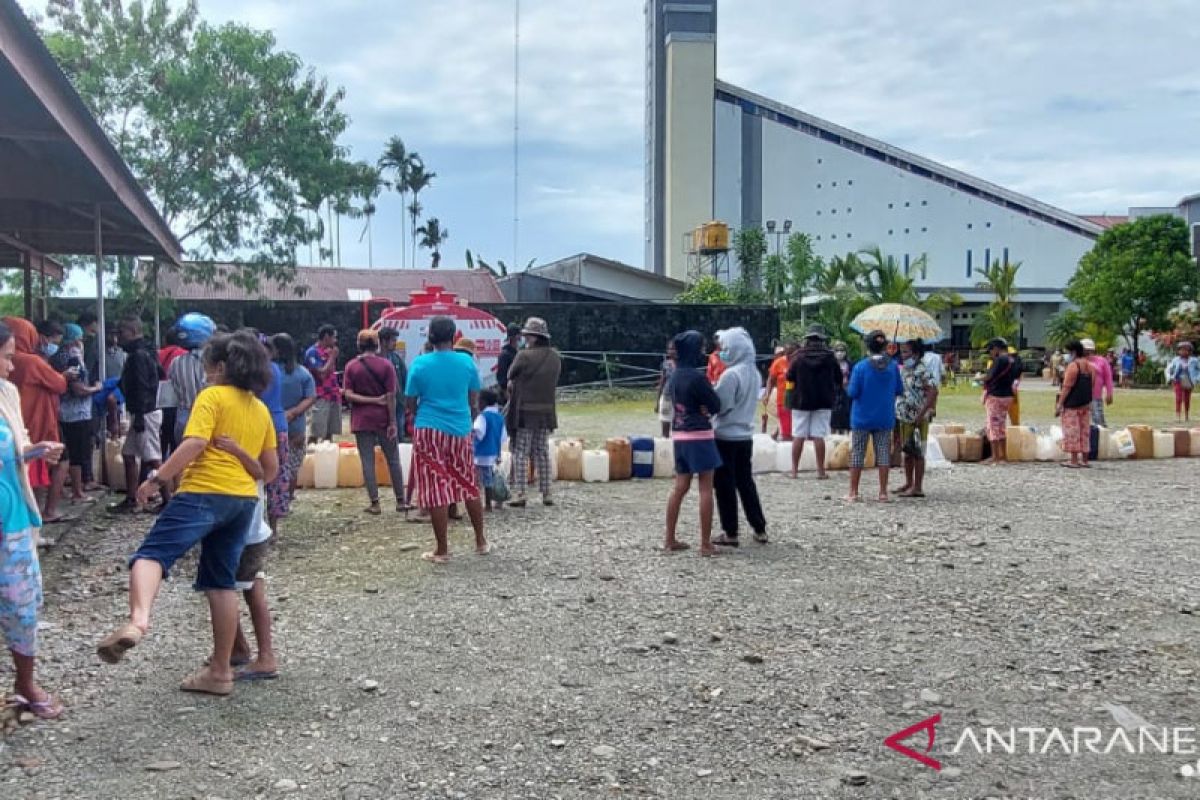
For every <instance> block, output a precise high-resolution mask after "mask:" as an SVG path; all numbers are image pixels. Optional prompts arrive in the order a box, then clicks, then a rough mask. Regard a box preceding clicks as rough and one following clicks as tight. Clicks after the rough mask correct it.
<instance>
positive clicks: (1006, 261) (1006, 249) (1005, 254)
mask: <svg viewBox="0 0 1200 800" xmlns="http://www.w3.org/2000/svg"><path fill="white" fill-rule="evenodd" d="M1004 266H1006V267H1007V266H1008V248H1007V247H1006V248H1004Z"/></svg>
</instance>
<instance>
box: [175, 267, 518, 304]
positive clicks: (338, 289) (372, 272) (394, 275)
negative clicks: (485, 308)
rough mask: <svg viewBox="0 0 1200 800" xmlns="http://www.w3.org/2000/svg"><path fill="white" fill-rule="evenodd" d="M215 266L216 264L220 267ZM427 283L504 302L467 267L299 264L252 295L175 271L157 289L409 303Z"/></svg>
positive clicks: (492, 283)
mask: <svg viewBox="0 0 1200 800" xmlns="http://www.w3.org/2000/svg"><path fill="white" fill-rule="evenodd" d="M218 270H220V267H219V266H218ZM426 285H438V286H442V287H445V289H447V290H448V291H451V292H453V293H455V294H456V295H458V296H459V297H461V298H463V299H465V300H466V301H467V302H468V303H503V302H504V295H503V294H501V292H500V287H498V286H497V285H496V279H495V278H494V277H493V276H492V274H491V273H490V272H488V271H487V270H481V269H479V270H467V269H436V270H434V269H342V268H340V267H297V268H296V278H295V281H293V282H291V283H289V284H287V285H286V286H281V285H279V284H276V283H267V284H264V285H263V286H261V287H259V291H258V293H257V294H256V295H248V294H247V293H246V291H245V290H244V289H242V288H241V287H237V286H229V285H223V286H221V287H218V288H213V287H211V286H205V285H204V284H200V283H191V282H188V281H184V280H183V279H182V278H181V276H180V275H179V274H177V273H172V272H164V273H163V274H162V275H161V277H160V278H159V288H160V290H161V292H162V294H163V296H164V297H172V298H175V299H177V300H260V299H261V300H273V301H285V300H299V301H304V302H315V303H329V302H353V303H359V302H362V301H364V300H377V299H380V298H387V299H389V300H395V301H396V302H403V303H406V302H408V296H409V294H410V293H411V292H416V291H420V290H421V289H422V288H424V287H425V286H426Z"/></svg>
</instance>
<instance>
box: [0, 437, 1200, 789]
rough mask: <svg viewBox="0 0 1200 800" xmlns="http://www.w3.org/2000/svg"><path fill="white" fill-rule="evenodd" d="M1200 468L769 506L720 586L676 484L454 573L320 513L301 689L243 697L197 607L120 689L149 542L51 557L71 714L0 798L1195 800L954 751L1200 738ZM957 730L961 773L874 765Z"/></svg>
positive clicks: (1066, 475)
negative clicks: (935, 723)
mask: <svg viewBox="0 0 1200 800" xmlns="http://www.w3.org/2000/svg"><path fill="white" fill-rule="evenodd" d="M1195 469H1196V464H1195V462H1191V461H1182V460H1181V461H1162V462H1140V463H1121V464H1111V463H1107V464H1102V465H1100V466H1099V467H1098V468H1097V469H1094V470H1092V471H1091V472H1089V473H1086V474H1084V473H1079V472H1074V471H1069V470H1064V469H1060V468H1057V467H1055V466H1052V465H1038V464H1029V465H1020V466H1014V467H1006V468H992V469H989V468H986V467H978V466H964V465H960V466H956V467H955V468H954V469H953V470H952V471H950V472H946V473H936V474H934V475H932V476H931V478H930V485H929V489H930V491H931V496H930V497H929V498H928V499H927V500H925V501H923V502H919V501H908V502H904V503H900V502H897V503H893V504H891V505H887V506H884V505H880V504H876V503H871V502H868V503H864V504H861V505H857V506H846V505H843V504H842V503H841V502H840V501H839V498H840V497H841V496H842V494H844V492H845V483H846V477H845V474H844V473H842V474H839V475H835V477H834V479H833V480H832V481H830V482H827V483H821V482H818V481H815V480H813V479H811V478H808V479H802V480H800V481H798V482H792V481H789V480H787V479H785V478H784V477H782V476H777V475H771V476H764V477H762V478H761V479H760V483H759V485H760V489H761V490H762V492H763V495H764V501H765V505H766V508H767V513H768V518H769V519H770V521H771V526H772V527H771V530H772V534H773V537H774V540H775V542H774V543H773V544H771V545H769V546H765V547H761V546H757V545H754V544H753V543H752V542H747V543H746V545H743V547H742V549H741V550H740V552H737V553H736V554H730V555H727V556H723V557H721V558H718V559H713V560H706V559H701V558H699V557H697V556H696V555H695V554H694V553H685V554H681V555H675V556H664V555H660V554H658V553H657V552H656V545H657V544H658V543H659V539H660V536H661V518H662V510H663V505H664V501H665V496H666V492H667V484H666V483H664V482H661V481H657V482H640V483H624V484H607V485H586V486H585V485H580V484H571V485H560V487H561V489H560V499H561V504H560V505H559V506H558V507H555V508H542V507H541V506H540V505H537V504H534V506H532V507H531V508H529V509H528V510H525V511H516V510H507V511H504V512H502V513H499V514H496V515H493V516H492V517H490V518H489V524H490V526H491V532H492V536H493V538H494V541H495V542H496V543H497V545H498V548H497V552H496V553H495V554H494V555H492V556H490V557H487V558H479V557H476V556H474V555H471V554H469V548H468V538H469V537H468V529H467V528H466V527H463V526H460V527H459V528H457V529H456V531H455V534H454V546H455V547H456V548H457V552H458V555H457V557H456V558H455V559H454V560H453V562H452V563H451V564H450V565H449V566H447V567H443V568H438V567H434V566H432V565H428V564H426V563H424V562H422V561H421V560H420V558H419V555H420V552H421V549H422V548H424V547H426V546H427V544H428V541H429V534H428V530H427V528H426V527H424V526H420V525H416V524H405V523H403V522H402V521H401V518H400V517H399V516H392V517H390V518H389V517H385V518H384V520H383V521H382V522H381V521H379V520H376V519H373V518H368V517H365V516H364V515H362V513H361V507H362V499H361V495H360V494H359V493H354V492H333V493H320V494H318V493H311V492H310V493H306V494H304V495H303V496H302V497H301V499H300V500H299V502H298V508H297V512H296V514H295V516H294V518H293V519H292V521H291V523H290V525H289V527H288V528H287V530H286V531H285V533H284V535H283V537H282V543H281V544H280V546H279V547H278V548H277V549H276V551H275V553H274V557H273V562H272V563H271V564H270V566H269V570H270V573H271V582H270V589H269V592H270V596H271V604H272V607H273V608H274V610H275V612H276V615H277V621H276V636H277V640H278V643H279V649H280V651H281V655H282V660H283V675H282V677H281V678H280V679H279V680H278V681H275V682H271V683H260V684H255V685H246V686H239V687H238V691H237V693H236V695H235V696H234V697H233V698H229V699H211V698H203V697H195V696H190V695H185V694H182V693H180V692H179V691H178V690H177V688H176V686H177V684H178V682H179V680H180V679H181V678H182V677H183V676H184V675H185V674H186V673H187V672H189V671H190V670H191V669H192V668H193V667H194V666H195V665H196V664H197V663H198V662H199V661H200V659H202V658H203V657H204V655H205V654H206V647H205V645H206V642H207V640H208V639H207V627H206V614H205V611H204V607H203V605H202V602H201V600H200V599H199V598H197V597H195V596H193V594H192V593H191V592H190V591H189V588H188V586H187V582H186V581H180V582H177V583H175V584H173V585H169V586H167V587H165V588H164V590H163V592H162V594H161V596H160V599H159V604H158V609H157V617H156V620H155V628H154V630H153V631H152V635H151V636H150V637H149V638H148V639H147V641H146V642H145V643H144V644H143V646H142V647H140V648H138V649H137V650H135V651H134V652H132V653H131V654H130V656H129V657H128V658H127V660H126V661H125V662H123V663H122V664H121V665H119V666H116V667H108V666H105V665H102V664H101V663H100V662H99V661H98V659H97V658H96V656H95V655H94V646H95V642H96V640H97V639H98V637H99V636H100V635H102V634H103V633H105V632H107V631H108V630H109V628H110V627H111V626H112V625H113V624H114V623H115V622H116V621H117V620H118V619H119V617H120V614H121V612H122V611H123V609H124V605H125V580H126V575H125V573H124V571H123V568H122V562H123V558H124V557H125V555H126V554H127V553H128V552H129V551H130V550H131V549H132V548H133V547H134V546H135V545H136V543H137V541H138V540H139V537H140V535H141V533H142V529H143V528H144V527H145V523H144V522H132V523H131V522H129V521H118V522H114V521H111V520H108V519H104V518H102V515H96V516H95V517H94V518H92V519H90V520H88V521H87V522H86V523H84V524H80V525H78V526H76V527H75V528H74V529H72V530H69V531H63V532H62V534H63V536H62V541H61V542H59V543H58V544H57V545H56V546H55V547H53V548H51V549H49V550H48V551H47V552H46V556H45V564H46V572H47V589H48V591H47V609H46V612H45V615H44V620H45V626H44V627H45V628H46V631H45V653H44V660H43V662H42V663H43V666H42V676H43V679H44V681H45V683H46V685H47V686H49V687H50V688H51V689H53V690H55V691H58V692H59V693H60V695H61V696H62V698H63V699H64V700H65V701H66V702H67V703H68V705H69V706H70V710H69V715H68V716H67V717H66V718H65V719H64V720H63V721H60V722H57V723H38V724H32V725H26V726H23V727H21V728H20V729H19V730H18V731H16V732H15V733H14V734H12V735H11V736H9V737H8V738H7V740H5V741H4V742H2V743H0V797H3V798H21V797H39V798H41V797H46V798H50V797H95V798H118V797H119V798H142V797H145V798H227V799H230V800H232V799H233V798H251V797H264V798H275V797H283V796H294V797H312V798H376V797H378V798H383V797H414V798H417V797H420V798H426V797H427V798H442V797H469V798H518V797H527V798H558V797H561V798H595V797H602V796H605V797H608V796H629V797H661V798H756V799H757V798H799V797H821V798H840V797H846V798H869V797H896V798H900V797H936V798H952V797H985V796H992V797H1006V796H1019V797H1074V798H1102V797H1103V798H1118V797H1120V798H1128V797H1151V796H1155V797H1191V796H1195V794H1196V790H1197V788H1200V781H1197V779H1195V778H1193V779H1190V780H1189V779H1185V778H1181V777H1179V770H1180V768H1181V767H1182V766H1184V765H1185V764H1187V763H1189V762H1195V759H1196V756H1195V755H1193V756H1192V757H1191V758H1190V759H1189V758H1188V757H1186V756H1182V755H1165V756H1164V755H1144V756H1131V755H1127V754H1125V753H1123V752H1122V751H1120V750H1119V749H1118V750H1116V751H1114V752H1112V753H1111V754H1109V755H1107V756H1102V755H1096V754H1090V753H1084V754H1082V755H1078V756H1068V755H1064V754H1063V753H1062V752H1061V751H1059V750H1052V751H1051V752H1049V753H1048V754H1046V755H1034V756H1030V755H1028V754H1025V755H1019V754H1018V755H1007V754H994V755H990V756H988V755H979V754H976V753H975V752H974V751H973V750H971V749H969V748H968V749H963V750H960V751H959V752H958V753H954V752H952V750H953V747H954V744H955V741H956V740H957V739H958V736H959V734H960V733H961V731H962V730H963V728H964V727H966V726H973V727H975V728H980V727H982V726H986V725H993V726H996V727H1002V728H1008V727H1009V726H1017V727H1019V726H1037V727H1050V726H1055V725H1057V726H1062V727H1068V728H1069V727H1078V726H1096V727H1101V728H1103V729H1104V730H1105V731H1106V733H1105V736H1106V740H1107V736H1108V732H1110V731H1111V730H1112V729H1113V728H1114V727H1115V726H1116V723H1115V722H1114V720H1113V716H1112V715H1111V714H1110V712H1109V711H1106V710H1104V709H1103V704H1106V703H1107V704H1113V705H1114V706H1120V707H1123V708H1125V709H1128V710H1129V711H1131V712H1133V713H1136V714H1138V715H1141V716H1142V717H1143V718H1145V719H1146V720H1148V721H1150V722H1151V723H1153V724H1155V725H1165V726H1172V727H1177V726H1191V725H1194V724H1195V723H1196V716H1197V703H1196V698H1197V695H1196V692H1197V674H1196V672H1195V671H1196V670H1197V669H1200V667H1198V666H1197V653H1196V648H1195V646H1194V645H1193V643H1192V641H1191V638H1192V633H1193V630H1194V628H1195V625H1196V618H1195V616H1194V615H1193V613H1195V614H1200V594H1198V592H1197V584H1198V582H1200V578H1197V575H1198V572H1200V571H1198V570H1197V555H1196V553H1197V550H1196V547H1195V545H1196V540H1197V534H1196V525H1195V512H1194V501H1193V499H1192V497H1191V489H1192V487H1194V485H1195V477H1194V476H1195ZM867 477H868V478H869V477H871V476H867ZM871 485H872V484H871V483H870V482H869V481H868V482H866V483H864V488H865V489H868V490H869V488H870V486H871ZM1035 497H1040V498H1043V499H1041V500H1035V499H1033V498H1035ZM695 513H696V512H695V505H694V500H693V501H691V502H689V504H688V506H687V507H686V508H685V512H684V520H685V521H686V522H687V527H686V528H685V530H687V531H694V520H695ZM684 537H685V538H686V539H688V540H691V541H693V542H694V541H695V535H694V533H690V534H685V535H684ZM191 567H192V564H191V563H190V562H189V563H188V564H185V565H183V574H184V575H187V574H188V573H189V572H190V569H191ZM1118 710H1120V709H1118ZM939 712H940V714H941V716H942V722H941V725H940V727H939V728H938V738H937V741H936V744H935V746H934V748H933V750H932V753H931V755H932V756H934V757H935V758H937V759H939V760H940V761H941V762H942V765H943V769H942V770H941V772H935V771H934V770H931V769H929V768H927V767H925V766H922V765H920V764H918V763H917V762H915V761H913V760H910V759H907V758H904V757H902V756H901V755H899V754H897V753H895V752H893V751H892V750H889V749H887V748H885V747H884V746H883V739H884V738H885V737H886V736H888V735H889V734H891V733H893V732H895V731H897V730H900V729H902V728H905V727H908V726H910V725H912V724H914V723H917V722H919V721H921V720H924V719H926V718H927V717H929V716H931V715H933V714H935V713H939ZM923 736H924V734H919V735H918V736H917V737H916V738H914V739H912V740H909V742H908V743H909V744H910V745H912V746H913V747H915V748H916V749H918V750H920V749H922V748H923V745H924V741H923ZM981 737H982V734H981ZM1134 738H1135V739H1136V736H1135V737H1134ZM1197 738H1200V737H1197ZM1040 745H1041V742H1040V741H1039V743H1038V747H1040ZM1024 749H1025V750H1027V749H1028V748H1027V747H1026V748H1024Z"/></svg>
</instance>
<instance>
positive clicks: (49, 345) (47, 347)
mask: <svg viewBox="0 0 1200 800" xmlns="http://www.w3.org/2000/svg"><path fill="white" fill-rule="evenodd" d="M57 352H58V345H56V344H55V343H54V342H46V343H45V344H44V345H42V354H43V355H45V356H46V358H50V356H52V355H54V354H55V353H57Z"/></svg>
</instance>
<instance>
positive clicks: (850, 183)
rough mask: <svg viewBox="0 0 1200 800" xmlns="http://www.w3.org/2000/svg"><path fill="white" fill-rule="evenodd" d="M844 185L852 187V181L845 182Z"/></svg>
mask: <svg viewBox="0 0 1200 800" xmlns="http://www.w3.org/2000/svg"><path fill="white" fill-rule="evenodd" d="M846 184H847V185H849V186H853V185H854V181H846Z"/></svg>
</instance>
